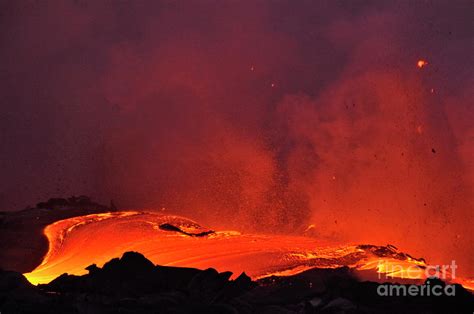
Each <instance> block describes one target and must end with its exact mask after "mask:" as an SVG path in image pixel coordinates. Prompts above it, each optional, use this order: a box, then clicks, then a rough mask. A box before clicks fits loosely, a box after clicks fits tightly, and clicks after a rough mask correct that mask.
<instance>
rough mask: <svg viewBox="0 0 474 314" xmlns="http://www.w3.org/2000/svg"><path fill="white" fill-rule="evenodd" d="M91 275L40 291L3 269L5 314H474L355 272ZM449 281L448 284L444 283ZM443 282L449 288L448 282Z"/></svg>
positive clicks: (128, 257)
mask: <svg viewBox="0 0 474 314" xmlns="http://www.w3.org/2000/svg"><path fill="white" fill-rule="evenodd" d="M87 270H88V271H89V274H87V275H84V276H72V275H67V274H64V275H62V276H60V277H58V278H56V279H55V280H53V281H52V282H50V283H49V284H46V285H39V286H37V287H35V286H32V285H31V284H30V283H29V282H28V281H26V279H25V278H24V277H23V276H22V275H20V274H18V273H15V272H7V271H0V312H1V313H2V314H9V313H81V314H82V313H91V314H93V313H137V314H140V313H229V314H230V313H249V314H250V313H472V310H473V308H474V307H473V305H474V303H473V302H474V296H473V295H471V294H470V293H469V292H467V291H466V290H465V289H463V288H462V287H461V286H457V287H456V296H452V297H450V296H442V297H382V296H379V295H378V294H377V293H376V290H377V284H376V283H372V282H359V281H357V280H356V279H355V278H354V277H353V276H352V273H351V271H350V270H349V269H348V268H340V269H313V270H309V271H306V272H303V273H301V274H298V275H295V276H290V277H270V278H266V279H263V280H260V281H257V282H253V281H251V280H250V278H249V277H247V276H246V275H245V274H241V275H240V276H239V277H237V278H236V279H235V280H230V277H231V275H232V274H231V273H230V272H223V273H218V272H217V271H216V270H214V269H207V270H198V269H193V268H177V267H164V266H155V265H153V264H152V263H151V262H150V261H149V260H147V259H146V258H145V257H144V256H143V255H141V254H139V253H135V252H127V253H125V254H124V255H123V256H122V257H121V258H120V259H119V258H115V259H112V260H111V261H109V262H108V263H106V264H105V265H104V266H103V267H102V268H99V267H97V266H96V265H91V266H89V267H87ZM439 283H441V282H439ZM441 284H442V283H441Z"/></svg>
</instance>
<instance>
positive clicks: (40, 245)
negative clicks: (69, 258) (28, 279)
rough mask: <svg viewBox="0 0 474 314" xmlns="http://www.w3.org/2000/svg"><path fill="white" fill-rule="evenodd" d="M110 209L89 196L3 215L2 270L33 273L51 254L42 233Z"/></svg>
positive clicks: (0, 230)
mask: <svg viewBox="0 0 474 314" xmlns="http://www.w3.org/2000/svg"><path fill="white" fill-rule="evenodd" d="M109 210H110V209H109V208H108V207H107V206H103V205H100V204H97V203H95V202H93V201H91V199H90V198H88V197H87V196H72V197H70V198H67V199H65V198H52V199H50V200H48V201H47V202H41V203H38V204H37V206H36V208H26V209H24V210H21V211H16V212H2V213H1V214H0V239H1V241H0V268H2V269H8V270H13V271H17V272H21V273H26V272H30V271H32V270H33V269H34V268H35V267H36V266H38V265H39V264H40V263H41V260H42V258H43V256H44V255H45V254H46V252H47V251H48V240H47V239H46V237H45V236H44V234H43V229H44V228H45V227H46V226H47V225H49V224H51V223H53V222H55V221H58V220H61V219H66V218H70V217H75V216H81V215H87V214H94V213H102V212H107V211H109Z"/></svg>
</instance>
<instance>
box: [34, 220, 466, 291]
mask: <svg viewBox="0 0 474 314" xmlns="http://www.w3.org/2000/svg"><path fill="white" fill-rule="evenodd" d="M44 233H45V235H46V237H47V238H48V241H49V250H48V253H47V254H46V256H45V257H44V259H43V262H42V263H41V265H39V266H38V267H37V268H36V269H34V270H33V271H32V272H31V273H27V274H25V276H26V278H27V279H28V280H29V281H30V282H32V283H34V284H38V283H47V282H49V281H51V280H52V279H54V278H56V277H58V276H59V275H61V274H63V273H69V274H75V275H81V274H85V273H87V271H86V270H85V267H87V266H88V265H90V264H93V263H95V264H97V265H98V266H102V265H103V264H104V263H105V262H107V261H109V260H110V259H112V258H114V257H120V256H121V255H122V254H123V253H124V252H126V251H136V252H140V253H142V254H143V255H145V256H146V257H147V258H148V259H150V260H151V261H152V262H153V263H155V264H159V265H166V266H183V267H195V268H200V269H205V268H209V267H213V268H215V269H217V270H218V271H232V272H233V273H234V275H235V274H236V275H239V274H240V273H242V272H245V273H246V274H248V275H249V276H250V277H252V278H253V279H258V278H262V277H266V276H270V275H291V274H296V273H299V272H301V271H304V270H307V269H309V268H313V267H319V268H335V267H341V266H348V267H351V268H353V269H355V270H357V271H361V272H363V271H365V270H367V271H372V272H373V273H385V275H389V276H391V277H396V278H411V279H424V278H425V271H424V269H425V267H426V264H425V262H424V261H423V260H421V259H415V258H412V257H411V256H409V255H407V254H404V253H401V252H399V251H398V250H396V249H395V248H394V247H392V246H374V245H337V244H333V243H332V244H331V243H324V242H322V241H318V240H317V239H315V238H310V237H298V236H284V235H262V234H241V233H239V232H236V231H211V230H209V229H205V228H203V227H201V226H199V225H198V224H197V223H196V222H194V221H191V220H189V219H186V218H183V217H178V216H173V215H163V214H160V213H156V212H139V211H122V212H110V213H102V214H92V215H86V216H79V217H74V218H69V219H65V220H60V221H57V222H55V223H53V224H51V225H49V226H47V227H46V228H45V230H44ZM393 265H396V267H391V266H393ZM385 278H386V277H385V276H384V279H385ZM464 284H466V282H464ZM468 286H469V285H468Z"/></svg>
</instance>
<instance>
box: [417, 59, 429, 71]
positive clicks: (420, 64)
mask: <svg viewBox="0 0 474 314" xmlns="http://www.w3.org/2000/svg"><path fill="white" fill-rule="evenodd" d="M416 65H417V66H418V67H419V68H420V69H421V68H422V67H425V66H427V65H428V61H426V60H422V59H420V60H418V63H417V64H416Z"/></svg>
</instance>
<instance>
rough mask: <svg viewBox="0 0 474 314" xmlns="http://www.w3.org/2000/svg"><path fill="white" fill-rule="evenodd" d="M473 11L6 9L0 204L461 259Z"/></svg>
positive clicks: (467, 238)
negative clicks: (120, 213)
mask: <svg viewBox="0 0 474 314" xmlns="http://www.w3.org/2000/svg"><path fill="white" fill-rule="evenodd" d="M470 5H471V4H470V3H469V2H468V1H466V2H459V1H458V2H456V3H455V4H448V3H444V4H443V3H437V2H430V1H427V2H421V1H420V2H417V3H406V2H395V3H392V4H380V3H379V2H373V3H371V2H370V1H368V2H366V3H359V2H358V3H357V4H356V3H349V2H347V3H340V2H327V3H323V2H319V3H314V2H312V1H308V2H300V3H298V4H296V3H293V2H291V1H288V2H286V1H277V2H273V1H272V2H270V1H269V2H257V3H246V4H239V3H229V2H223V3H222V2H217V1H215V2H214V1H204V2H202V1H200V2H197V1H196V2H187V3H183V4H181V3H177V2H173V1H161V2H156V1H153V2H146V1H139V2H119V3H109V2H89V1H58V2H48V3H44V2H22V3H20V2H18V3H13V2H12V3H3V4H2V5H1V6H2V8H1V12H3V13H2V17H1V22H2V28H1V33H0V36H1V37H0V42H1V45H2V50H1V52H0V56H1V58H2V63H1V65H2V72H1V73H2V74H1V75H2V81H3V82H4V84H3V87H2V94H3V97H2V109H3V110H2V112H1V116H0V123H1V130H2V131H1V133H0V134H1V138H0V144H1V145H0V152H1V156H2V159H1V161H0V168H1V172H2V180H1V181H0V206H1V209H2V210H14V209H18V208H19V207H23V206H26V205H28V204H34V203H35V202H37V201H40V200H44V199H47V198H49V197H55V196H65V195H70V194H86V195H91V196H92V197H93V198H95V199H97V200H99V201H102V202H107V201H108V200H110V199H113V200H114V202H115V203H116V204H118V205H119V206H120V207H128V208H156V209H159V208H167V209H169V210H171V211H173V212H179V213H182V214H184V215H187V216H189V217H192V218H195V219H198V220H199V221H203V222H204V223H208V224H209V225H212V226H222V227H233V228H237V229H240V230H255V229H257V230H261V231H267V232H268V231H272V232H296V233H299V232H302V231H303V230H304V229H306V227H307V226H308V225H310V224H314V225H315V230H316V231H315V232H316V234H315V235H317V236H319V237H328V238H332V239H340V240H341V241H365V242H370V243H375V242H377V243H381V244H385V243H393V244H395V245H399V246H400V247H401V248H403V249H404V250H408V251H410V252H413V254H414V255H416V254H418V255H420V256H424V257H427V258H431V259H433V260H443V261H444V260H446V259H449V260H450V259H457V260H458V261H461V263H462V264H463V267H464V269H467V267H468V265H472V264H473V263H472V262H473V260H472V259H473V256H472V252H473V249H474V247H473V242H474V241H473V239H472V235H471V233H470V232H469V225H470V223H471V222H472V218H473V217H472V215H473V214H472V209H473V208H474V206H473V205H474V200H473V196H472V195H473V193H472V187H473V185H474V166H473V163H472V156H473V155H474V154H473V147H474V146H473V145H472V144H473V136H474V128H473V126H472V122H471V121H473V109H472V96H473V95H472V91H473V82H474V80H473V77H472V64H473V62H472V61H473V60H472V56H473V55H474V54H473V51H472V50H473V49H472V45H470V43H471V42H472V35H473V34H472V29H473V28H472V22H471V18H470V15H469V14H468V13H469V12H470V10H469V8H470ZM419 59H425V60H427V61H428V65H427V66H426V67H424V68H422V69H419V68H417V67H416V62H417V61H418V60H419Z"/></svg>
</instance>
